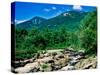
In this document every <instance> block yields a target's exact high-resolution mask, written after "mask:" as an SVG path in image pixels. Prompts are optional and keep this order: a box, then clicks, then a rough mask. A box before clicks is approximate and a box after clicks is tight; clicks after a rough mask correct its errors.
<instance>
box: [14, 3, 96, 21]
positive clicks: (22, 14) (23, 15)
mask: <svg viewBox="0 0 100 75" xmlns="http://www.w3.org/2000/svg"><path fill="white" fill-rule="evenodd" d="M95 9H96V7H91V6H80V5H58V4H43V3H30V2H15V19H16V21H25V20H28V19H31V18H33V17H35V16H40V17H44V18H47V19H48V18H52V17H54V16H57V15H59V14H61V13H62V12H65V11H70V10H77V11H86V12H90V11H93V10H95Z"/></svg>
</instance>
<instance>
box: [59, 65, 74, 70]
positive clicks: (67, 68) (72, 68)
mask: <svg viewBox="0 0 100 75" xmlns="http://www.w3.org/2000/svg"><path fill="white" fill-rule="evenodd" d="M67 70H75V67H74V66H69V65H68V66H65V67H63V68H61V71H67Z"/></svg>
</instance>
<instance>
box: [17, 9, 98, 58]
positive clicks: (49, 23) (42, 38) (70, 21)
mask: <svg viewBox="0 0 100 75" xmlns="http://www.w3.org/2000/svg"><path fill="white" fill-rule="evenodd" d="M35 19H36V18H35ZM35 19H31V20H30V21H27V22H25V23H21V24H18V27H17V25H16V59H24V58H26V59H27V58H31V57H33V56H34V53H38V52H40V51H44V50H50V49H66V48H68V47H70V48H73V49H74V50H77V51H78V50H83V51H85V52H86V53H87V55H90V54H91V55H92V54H95V55H96V54H97V12H96V11H94V12H88V13H85V12H75V11H74V12H72V11H70V12H67V13H62V14H61V15H59V16H57V17H54V18H52V19H49V20H47V19H43V18H37V19H38V20H35Z"/></svg>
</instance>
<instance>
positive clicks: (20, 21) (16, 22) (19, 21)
mask: <svg viewBox="0 0 100 75" xmlns="http://www.w3.org/2000/svg"><path fill="white" fill-rule="evenodd" d="M25 21H27V20H16V19H15V24H19V23H22V22H25Z"/></svg>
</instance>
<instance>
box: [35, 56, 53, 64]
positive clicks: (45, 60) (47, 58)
mask: <svg viewBox="0 0 100 75" xmlns="http://www.w3.org/2000/svg"><path fill="white" fill-rule="evenodd" d="M35 61H36V62H39V63H47V62H49V61H52V57H44V58H42V59H36V60H35Z"/></svg>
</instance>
